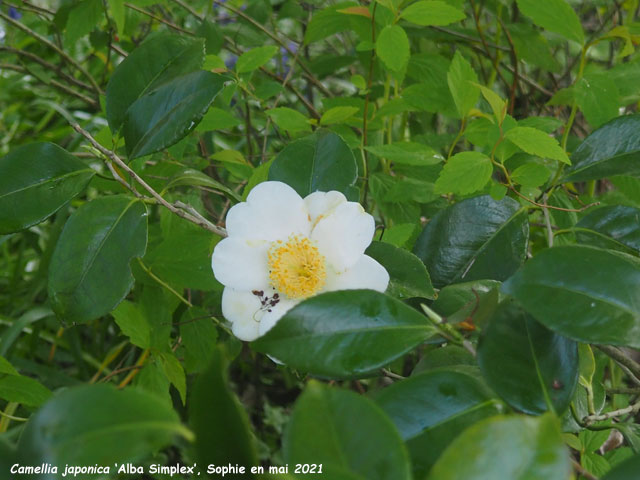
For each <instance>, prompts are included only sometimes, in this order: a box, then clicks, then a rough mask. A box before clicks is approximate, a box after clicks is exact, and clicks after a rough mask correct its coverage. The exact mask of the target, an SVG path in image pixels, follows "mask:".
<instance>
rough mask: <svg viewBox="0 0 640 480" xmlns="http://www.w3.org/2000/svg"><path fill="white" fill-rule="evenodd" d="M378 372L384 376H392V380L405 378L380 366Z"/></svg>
mask: <svg viewBox="0 0 640 480" xmlns="http://www.w3.org/2000/svg"><path fill="white" fill-rule="evenodd" d="M380 373H382V375H384V376H385V377H389V378H393V379H394V380H404V379H405V378H406V377H403V376H402V375H398V374H397V373H393V372H392V371H391V370H387V369H386V368H381V369H380Z"/></svg>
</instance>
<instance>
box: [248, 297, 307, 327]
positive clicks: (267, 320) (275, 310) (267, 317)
mask: <svg viewBox="0 0 640 480" xmlns="http://www.w3.org/2000/svg"><path fill="white" fill-rule="evenodd" d="M300 301H301V300H299V299H298V300H292V299H289V298H281V299H280V301H279V302H278V304H277V305H275V306H274V307H271V309H270V310H271V311H270V312H269V311H267V312H265V313H264V315H262V318H261V319H260V327H259V329H258V331H259V333H260V336H262V335H264V334H265V333H267V332H268V331H269V330H271V329H272V328H273V326H274V325H275V324H276V323H277V321H278V320H280V319H281V318H282V317H283V316H284V314H285V313H287V312H288V311H289V310H290V309H291V308H293V307H294V306H295V305H297V304H298V303H300Z"/></svg>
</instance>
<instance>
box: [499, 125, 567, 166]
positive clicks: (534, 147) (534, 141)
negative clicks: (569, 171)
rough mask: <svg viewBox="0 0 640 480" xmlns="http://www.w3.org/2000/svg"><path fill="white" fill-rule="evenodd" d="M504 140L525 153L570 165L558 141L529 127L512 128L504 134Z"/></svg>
mask: <svg viewBox="0 0 640 480" xmlns="http://www.w3.org/2000/svg"><path fill="white" fill-rule="evenodd" d="M504 138H505V139H507V140H509V141H511V142H513V143H514V144H515V145H517V146H518V148H520V149H521V150H523V151H524V152H526V153H529V154H531V155H536V156H538V157H541V158H550V159H552V160H558V161H559V162H562V163H565V164H567V165H571V161H570V160H569V157H567V154H566V153H565V151H564V150H563V149H562V147H560V145H559V144H558V141H557V140H556V139H555V138H553V137H550V136H549V135H548V134H546V133H544V132H543V131H541V130H537V129H535V128H531V127H514V128H512V129H511V130H509V131H507V132H506V133H505V135H504Z"/></svg>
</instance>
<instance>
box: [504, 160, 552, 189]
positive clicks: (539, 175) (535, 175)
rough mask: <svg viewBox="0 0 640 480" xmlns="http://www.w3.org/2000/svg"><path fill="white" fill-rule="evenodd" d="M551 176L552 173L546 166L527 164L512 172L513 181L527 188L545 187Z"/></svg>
mask: <svg viewBox="0 0 640 480" xmlns="http://www.w3.org/2000/svg"><path fill="white" fill-rule="evenodd" d="M550 176H551V172H550V171H549V169H548V168H547V167H545V166H544V165H540V164H539V163H525V164H524V165H520V166H519V167H518V168H516V169H515V170H514V171H513V172H511V181H513V182H514V183H517V184H519V185H524V186H525V187H539V186H540V185H544V184H545V183H546V182H547V180H549V177H550Z"/></svg>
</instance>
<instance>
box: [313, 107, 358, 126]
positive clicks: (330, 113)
mask: <svg viewBox="0 0 640 480" xmlns="http://www.w3.org/2000/svg"><path fill="white" fill-rule="evenodd" d="M358 110H360V109H359V108H358V107H333V108H330V109H329V110H327V111H326V112H324V113H323V114H322V118H320V125H332V124H334V123H343V122H344V121H345V120H348V119H349V118H351V117H352V116H353V115H355V113H356V112H357V111H358Z"/></svg>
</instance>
